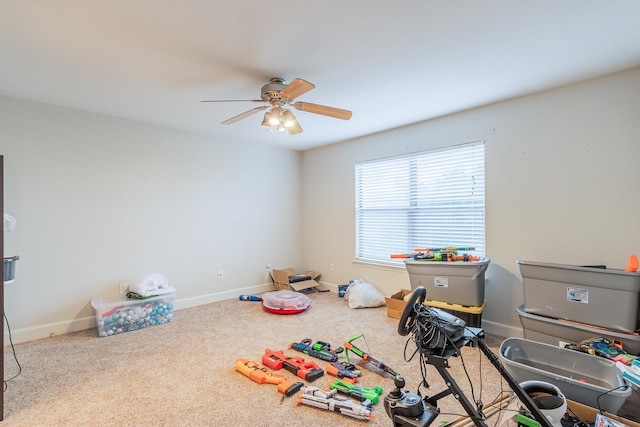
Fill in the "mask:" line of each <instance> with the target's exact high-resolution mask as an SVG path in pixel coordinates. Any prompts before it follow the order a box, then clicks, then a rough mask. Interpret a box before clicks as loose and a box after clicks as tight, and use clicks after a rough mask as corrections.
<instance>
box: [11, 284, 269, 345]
mask: <svg viewBox="0 0 640 427" xmlns="http://www.w3.org/2000/svg"><path fill="white" fill-rule="evenodd" d="M272 290H273V284H271V283H264V284H262V285H256V286H247V287H244V288H240V289H233V290H229V291H221V292H215V293H212V294H207V295H200V296H197V297H193V298H184V299H179V298H176V300H175V303H174V310H182V309H184V308H190V307H195V306H198V305H203V304H210V303H212V302H217V301H223V300H227V299H233V298H238V296H239V295H241V294H261V293H264V292H268V291H272ZM178 296H179V295H178ZM8 320H9V325H11V319H8ZM95 327H96V318H95V316H88V317H80V318H76V319H69V320H65V321H61V322H54V323H47V324H43V325H36V326H30V327H27V328H18V329H11V336H9V332H8V330H7V328H4V343H5V345H9V344H10V340H11V342H13V343H14V344H18V343H23V342H27V341H34V340H39V339H42V338H51V337H53V336H55V335H63V334H68V333H71V332H77V331H83V330H85V329H91V328H95ZM96 336H98V335H97V332H96Z"/></svg>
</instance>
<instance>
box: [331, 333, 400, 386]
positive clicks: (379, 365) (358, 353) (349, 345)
mask: <svg viewBox="0 0 640 427" xmlns="http://www.w3.org/2000/svg"><path fill="white" fill-rule="evenodd" d="M362 337H364V334H360V335H358V336H357V337H353V338H351V339H350V340H349V341H345V343H344V348H345V349H346V350H347V351H346V352H345V358H346V359H347V362H350V361H349V351H351V352H353V353H354V354H355V355H356V356H358V357H360V358H361V359H362V360H363V361H364V362H366V363H370V364H372V365H373V366H375V367H377V368H379V369H381V370H382V371H384V372H386V373H388V374H390V375H391V376H393V377H394V378H395V377H398V376H400V373H399V372H398V371H396V370H395V369H392V368H391V367H390V366H387V365H385V364H384V363H382V362H381V361H380V360H378V359H376V358H375V357H373V356H371V355H370V354H369V353H365V352H364V351H362V350H360V349H359V348H358V347H356V346H355V345H353V341H355V340H357V339H358V338H362ZM381 375H383V374H381Z"/></svg>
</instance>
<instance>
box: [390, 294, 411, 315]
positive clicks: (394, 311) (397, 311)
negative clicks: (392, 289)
mask: <svg viewBox="0 0 640 427" xmlns="http://www.w3.org/2000/svg"><path fill="white" fill-rule="evenodd" d="M411 292H412V291H411V290H409V289H402V290H401V291H399V292H396V293H395V294H393V295H391V296H390V297H385V300H386V301H387V316H389V317H393V318H394V319H399V318H400V316H402V312H403V311H404V307H405V306H406V305H407V302H406V301H405V300H404V298H405V297H406V296H407V295H409V294H410V293H411Z"/></svg>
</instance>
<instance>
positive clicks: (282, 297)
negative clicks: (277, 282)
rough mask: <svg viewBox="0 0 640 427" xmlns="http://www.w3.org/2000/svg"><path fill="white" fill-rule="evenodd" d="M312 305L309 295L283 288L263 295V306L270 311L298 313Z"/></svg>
mask: <svg viewBox="0 0 640 427" xmlns="http://www.w3.org/2000/svg"><path fill="white" fill-rule="evenodd" d="M310 305H311V300H310V299H309V297H308V296H306V295H305V294H302V293H300V292H295V291H289V290H281V291H276V292H266V293H265V294H264V295H262V306H263V307H264V309H265V310H267V311H268V312H270V313H275V314H297V313H302V312H303V311H305V310H306V309H308V308H309V306H310Z"/></svg>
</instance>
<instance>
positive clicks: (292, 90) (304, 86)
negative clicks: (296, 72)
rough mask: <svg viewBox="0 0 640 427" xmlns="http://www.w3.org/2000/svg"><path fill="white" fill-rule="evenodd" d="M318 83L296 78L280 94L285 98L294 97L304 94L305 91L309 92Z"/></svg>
mask: <svg viewBox="0 0 640 427" xmlns="http://www.w3.org/2000/svg"><path fill="white" fill-rule="evenodd" d="M315 87H316V85H314V84H313V83H309V82H308V81H306V80H302V79H299V78H297V79H295V80H294V81H292V82H291V83H289V84H288V85H287V86H285V87H284V88H283V89H282V90H281V91H280V95H281V96H282V97H284V98H288V99H294V98H297V97H299V96H300V95H302V94H303V93H307V92H309V91H310V90H311V89H314V88H315Z"/></svg>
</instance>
